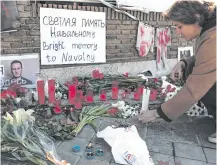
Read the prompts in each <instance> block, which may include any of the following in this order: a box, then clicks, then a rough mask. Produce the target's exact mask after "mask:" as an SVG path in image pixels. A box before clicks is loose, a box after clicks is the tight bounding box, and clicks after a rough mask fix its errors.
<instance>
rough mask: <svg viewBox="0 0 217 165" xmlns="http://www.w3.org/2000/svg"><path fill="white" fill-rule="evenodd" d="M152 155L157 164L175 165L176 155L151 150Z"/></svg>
mask: <svg viewBox="0 0 217 165" xmlns="http://www.w3.org/2000/svg"><path fill="white" fill-rule="evenodd" d="M150 156H151V158H152V160H153V162H154V164H155V165H175V162H174V157H173V156H171V155H164V154H159V153H154V152H150Z"/></svg>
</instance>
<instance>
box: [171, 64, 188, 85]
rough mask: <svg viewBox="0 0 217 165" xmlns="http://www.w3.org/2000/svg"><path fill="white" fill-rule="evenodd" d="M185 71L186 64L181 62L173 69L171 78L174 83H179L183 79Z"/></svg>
mask: <svg viewBox="0 0 217 165" xmlns="http://www.w3.org/2000/svg"><path fill="white" fill-rule="evenodd" d="M184 69H185V63H184V62H183V61H179V62H178V63H177V64H176V65H175V66H174V67H173V69H172V72H171V73H170V76H171V78H172V80H173V81H177V80H179V79H181V78H182V77H183V72H182V71H183V70H184Z"/></svg>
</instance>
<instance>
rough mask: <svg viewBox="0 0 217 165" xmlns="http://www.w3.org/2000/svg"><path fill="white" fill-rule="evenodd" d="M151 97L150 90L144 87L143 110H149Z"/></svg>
mask: <svg viewBox="0 0 217 165" xmlns="http://www.w3.org/2000/svg"><path fill="white" fill-rule="evenodd" d="M149 98H150V90H149V89H145V88H144V92H143V97H142V109H141V112H142V111H148V104H149Z"/></svg>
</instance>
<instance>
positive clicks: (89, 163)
mask: <svg viewBox="0 0 217 165" xmlns="http://www.w3.org/2000/svg"><path fill="white" fill-rule="evenodd" d="M75 165H109V162H106V161H101V160H96V159H93V160H87V159H80V160H79V161H78V162H77V163H75Z"/></svg>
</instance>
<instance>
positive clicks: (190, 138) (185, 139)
mask: <svg viewBox="0 0 217 165" xmlns="http://www.w3.org/2000/svg"><path fill="white" fill-rule="evenodd" d="M172 139H173V140H172V141H173V142H175V143H177V142H178V143H188V144H197V145H200V141H199V139H198V137H197V135H195V134H189V133H188V132H184V131H176V130H174V131H172Z"/></svg>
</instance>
